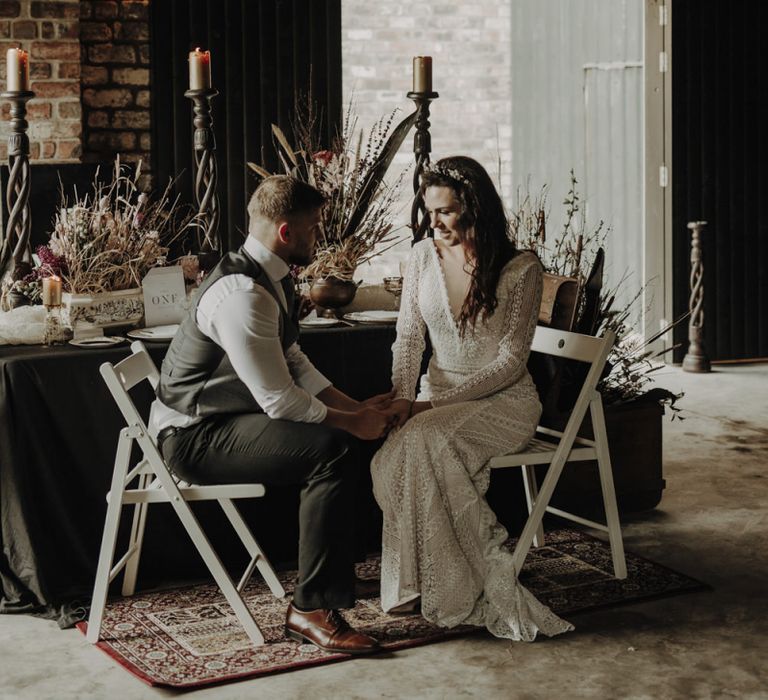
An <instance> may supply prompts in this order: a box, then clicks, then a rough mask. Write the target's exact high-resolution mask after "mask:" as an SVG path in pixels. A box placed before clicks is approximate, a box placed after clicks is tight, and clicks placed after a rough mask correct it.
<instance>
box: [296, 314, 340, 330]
mask: <svg viewBox="0 0 768 700" xmlns="http://www.w3.org/2000/svg"><path fill="white" fill-rule="evenodd" d="M339 323H341V321H339V319H338V318H325V317H324V316H321V317H320V318H318V317H317V316H307V317H306V318H303V319H301V321H299V325H300V326H301V327H302V328H327V327H328V326H338V325H339Z"/></svg>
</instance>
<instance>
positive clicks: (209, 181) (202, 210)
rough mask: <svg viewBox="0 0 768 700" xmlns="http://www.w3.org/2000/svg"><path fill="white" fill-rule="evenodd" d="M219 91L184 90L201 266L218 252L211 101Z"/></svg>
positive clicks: (212, 260)
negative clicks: (191, 128) (191, 133)
mask: <svg viewBox="0 0 768 700" xmlns="http://www.w3.org/2000/svg"><path fill="white" fill-rule="evenodd" d="M218 94H219V91H218V90H215V89H213V88H204V89H200V90H187V91H186V92H185V93H184V96H185V97H188V98H189V99H190V100H192V102H193V109H194V111H195V118H194V120H193V122H194V125H195V140H194V149H195V167H196V170H197V172H196V173H195V192H194V194H195V204H196V205H197V211H198V215H199V217H200V219H201V220H202V221H201V223H202V228H201V229H200V231H201V232H200V233H198V239H197V243H198V255H199V256H200V264H201V267H203V268H204V269H209V268H210V267H212V264H211V263H215V261H216V259H217V258H218V256H219V254H220V251H221V239H220V238H219V196H218V194H217V192H216V185H217V180H218V175H217V171H216V137H215V136H214V134H213V118H212V117H211V100H212V99H213V98H214V97H216V95H218Z"/></svg>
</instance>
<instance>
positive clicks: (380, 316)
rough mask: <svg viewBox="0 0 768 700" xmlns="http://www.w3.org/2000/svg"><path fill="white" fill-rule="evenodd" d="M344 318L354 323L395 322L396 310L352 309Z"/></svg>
mask: <svg viewBox="0 0 768 700" xmlns="http://www.w3.org/2000/svg"><path fill="white" fill-rule="evenodd" d="M344 318H345V319H347V321H354V322H355V323H395V322H396V321H397V311H384V310H381V311H352V312H350V313H348V314H344Z"/></svg>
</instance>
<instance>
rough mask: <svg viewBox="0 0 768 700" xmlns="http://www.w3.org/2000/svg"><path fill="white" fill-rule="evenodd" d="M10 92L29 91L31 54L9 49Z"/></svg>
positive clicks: (7, 60)
mask: <svg viewBox="0 0 768 700" xmlns="http://www.w3.org/2000/svg"><path fill="white" fill-rule="evenodd" d="M6 65H7V67H8V71H7V75H8V92H19V91H22V92H25V91H27V90H29V54H28V53H27V52H26V51H24V50H23V49H8V53H7V54H6Z"/></svg>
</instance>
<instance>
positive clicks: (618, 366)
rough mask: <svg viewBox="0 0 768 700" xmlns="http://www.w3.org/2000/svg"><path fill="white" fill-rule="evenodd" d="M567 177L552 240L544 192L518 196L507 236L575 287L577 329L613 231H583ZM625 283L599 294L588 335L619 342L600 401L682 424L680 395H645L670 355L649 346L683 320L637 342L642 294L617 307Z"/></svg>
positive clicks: (660, 391) (654, 392) (578, 203)
mask: <svg viewBox="0 0 768 700" xmlns="http://www.w3.org/2000/svg"><path fill="white" fill-rule="evenodd" d="M570 175H571V187H570V190H569V192H568V194H567V195H566V197H565V199H564V200H563V204H564V206H565V222H564V224H563V227H562V229H560V230H559V231H558V233H556V234H555V235H554V236H552V235H549V236H548V231H547V222H548V218H549V211H548V203H547V188H546V186H545V187H543V188H542V189H541V190H540V192H539V193H538V195H535V196H532V195H531V194H530V192H529V191H527V190H526V191H525V192H521V191H519V192H518V201H517V205H516V209H515V211H514V212H513V213H512V215H511V216H510V235H511V236H512V238H513V240H514V241H515V244H516V245H517V246H518V247H519V248H522V249H527V250H532V251H534V252H535V253H536V254H537V255H538V256H539V258H540V260H541V262H542V264H543V265H544V269H545V271H546V272H549V273H551V274H554V275H562V276H567V277H573V278H575V279H576V280H577V281H578V284H579V287H578V289H579V291H578V300H577V314H576V323H575V325H576V327H578V326H579V322H580V320H581V319H582V317H583V315H584V313H585V309H586V306H587V304H586V288H587V279H588V276H589V274H590V272H591V271H592V269H593V266H594V263H595V260H596V259H597V258H598V257H599V256H600V257H602V255H603V253H602V248H603V247H604V246H605V245H606V243H607V242H608V240H609V237H610V232H611V229H610V227H607V226H605V224H604V222H602V221H600V222H598V223H597V224H596V225H595V226H594V227H593V228H589V227H588V226H587V223H586V217H585V214H584V211H583V209H582V207H581V199H580V197H579V193H578V187H577V185H578V182H577V180H576V177H575V175H574V173H573V171H571V174H570ZM625 282H626V280H625V279H622V280H621V281H620V282H619V283H618V284H616V285H615V286H614V287H613V288H609V289H602V290H601V292H600V296H599V300H598V304H597V308H596V310H595V316H594V318H595V320H594V323H593V325H592V328H591V329H590V330H591V331H592V332H594V333H595V334H597V335H601V334H602V333H604V332H605V331H606V330H612V331H613V332H614V333H616V338H617V342H616V345H615V346H614V347H613V350H612V351H611V354H610V355H609V357H608V363H607V365H606V366H607V367H608V368H609V371H608V372H607V374H606V375H605V376H604V377H603V378H602V380H601V382H600V385H599V389H600V392H601V394H602V395H603V400H604V401H605V403H606V405H619V404H624V403H628V402H630V401H635V400H638V399H640V398H643V399H644V400H650V401H657V402H659V403H663V404H665V405H667V406H668V407H669V408H670V409H671V410H672V418H673V419H674V418H675V417H678V418H680V416H679V411H680V409H679V408H678V407H677V406H676V405H675V402H676V401H677V400H678V399H679V398H681V396H682V394H680V395H676V394H673V393H671V392H670V391H667V390H666V389H662V388H654V389H650V390H648V384H649V383H650V382H652V380H653V377H652V374H653V373H654V372H655V371H656V370H658V369H660V368H661V367H662V366H663V365H661V364H660V363H659V362H658V361H656V362H655V361H654V360H658V359H659V358H660V357H661V356H662V355H663V354H665V353H666V352H669V351H670V350H672V348H671V347H670V348H667V349H666V350H662V351H656V350H654V349H652V347H651V346H652V344H653V343H654V342H655V341H657V340H658V339H659V338H660V337H662V336H663V335H664V334H665V333H666V332H667V331H669V330H670V329H671V328H672V327H673V326H674V325H675V324H676V323H678V322H679V321H680V320H682V319H678V321H675V322H674V323H673V324H671V325H670V326H668V327H667V328H664V329H662V330H661V331H659V333H657V334H656V335H654V336H653V337H651V338H648V339H643V338H641V337H639V336H638V335H637V334H636V333H634V332H633V327H632V321H631V319H632V317H633V316H634V315H636V312H637V305H638V304H639V303H640V301H641V299H642V294H643V289H644V288H643V287H641V288H640V289H638V291H637V292H636V294H635V295H634V296H633V297H632V298H631V299H630V300H629V302H627V303H626V304H625V305H624V306H622V307H617V292H618V289H619V287H620V286H622V285H624V284H625ZM618 303H620V302H618Z"/></svg>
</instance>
